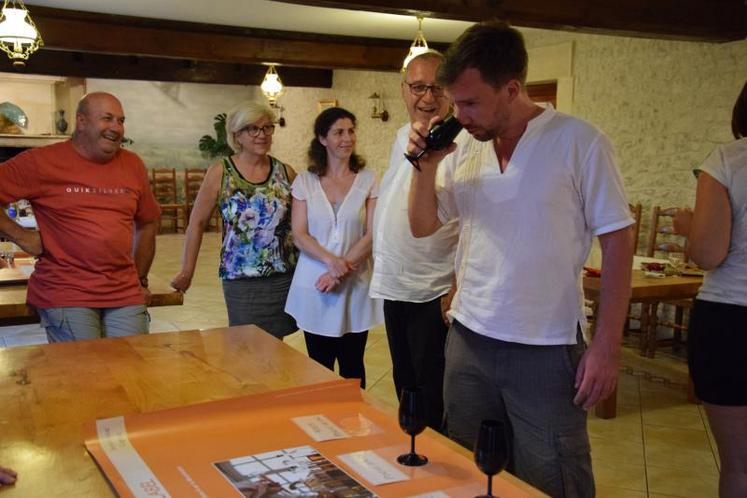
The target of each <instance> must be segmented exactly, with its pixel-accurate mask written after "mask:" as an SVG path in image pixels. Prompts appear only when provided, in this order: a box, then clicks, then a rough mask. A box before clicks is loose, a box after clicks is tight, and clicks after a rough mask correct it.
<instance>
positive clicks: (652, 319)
mask: <svg viewBox="0 0 747 498" xmlns="http://www.w3.org/2000/svg"><path fill="white" fill-rule="evenodd" d="M600 284H601V279H600V278H597V277H584V295H585V296H586V299H588V300H590V301H593V302H595V303H598V302H599V288H600ZM702 284H703V277H699V276H698V277H694V276H693V277H686V276H671V277H663V278H655V277H646V276H645V275H644V273H643V272H642V271H641V270H633V276H632V279H631V295H630V302H631V304H633V303H640V304H641V305H643V306H644V309H643V310H642V311H641V340H642V341H651V340H653V341H656V324H657V319H656V316H655V311H648V309H649V308H651V307H652V305H653V304H654V303H659V302H661V301H670V300H677V299H692V298H694V297H695V296H696V295H697V294H698V290H699V289H700V286H701V285H702ZM644 346H645V347H646V348H650V347H651V345H650V344H646V345H644ZM596 414H597V416H598V417H600V418H614V417H615V416H616V414H617V389H615V391H614V392H613V393H612V394H611V395H610V396H609V397H608V398H607V399H606V400H604V401H602V402H601V403H597V406H596Z"/></svg>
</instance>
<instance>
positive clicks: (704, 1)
mask: <svg viewBox="0 0 747 498" xmlns="http://www.w3.org/2000/svg"><path fill="white" fill-rule="evenodd" d="M280 1H284V2H286V3H293V4H299V5H310V6H316V7H333V8H338V9H354V10H366V11H376V12H385V13H389V14H402V15H416V14H419V15H423V16H425V17H432V18H437V19H453V20H461V21H472V22H479V21H482V20H485V19H493V18H498V19H503V20H505V21H508V22H510V23H511V24H513V25H515V26H521V27H527V28H545V29H559V30H566V31H580V32H589V33H600V34H610V35H627V36H637V37H646V38H665V39H677V40H690V41H709V42H726V41H735V40H743V39H744V38H746V37H747V3H745V1H744V0H655V1H652V0H490V1H484V0H344V1H340V0H280Z"/></svg>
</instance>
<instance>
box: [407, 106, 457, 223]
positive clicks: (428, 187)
mask: <svg viewBox="0 0 747 498" xmlns="http://www.w3.org/2000/svg"><path fill="white" fill-rule="evenodd" d="M440 119H441V118H437V117H436V118H433V119H432V120H431V123H433V122H436V121H439V120H440ZM429 127H430V126H429V125H426V124H423V123H417V122H416V123H413V125H412V128H411V129H410V142H409V143H408V144H407V153H408V154H417V153H418V152H420V151H421V150H423V148H424V147H425V137H427V136H428V129H429ZM455 150H456V144H453V143H452V144H450V145H449V146H448V147H446V148H445V149H443V150H440V151H433V150H432V151H430V152H428V153H427V154H424V155H423V156H422V157H421V158H420V159H418V167H420V171H418V170H414V171H413V172H412V181H411V182H410V195H409V198H408V205H407V216H408V219H409V220H410V232H412V235H413V237H427V236H428V235H432V234H434V233H436V231H437V230H438V229H439V228H441V225H442V224H441V220H439V219H438V199H437V198H436V170H437V169H438V164H439V163H440V162H441V160H442V159H443V158H444V157H446V156H447V155H449V154H451V153H452V152H454V151H455Z"/></svg>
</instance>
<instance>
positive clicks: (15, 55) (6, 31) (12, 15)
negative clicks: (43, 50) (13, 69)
mask: <svg viewBox="0 0 747 498" xmlns="http://www.w3.org/2000/svg"><path fill="white" fill-rule="evenodd" d="M42 45H44V41H43V40H42V38H41V35H40V34H39V30H37V29H36V25H35V24H34V21H32V20H31V16H30V15H29V11H28V10H26V6H25V5H24V4H23V0H5V1H4V2H3V9H2V11H0V50H2V51H3V52H5V53H6V54H8V57H9V58H10V60H12V61H13V65H14V66H25V65H26V63H25V62H24V61H26V60H28V58H29V55H31V54H33V53H34V52H35V51H36V50H37V49H38V48H39V47H41V46H42Z"/></svg>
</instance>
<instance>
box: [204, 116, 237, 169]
mask: <svg viewBox="0 0 747 498" xmlns="http://www.w3.org/2000/svg"><path fill="white" fill-rule="evenodd" d="M213 129H215V138H213V137H211V136H210V135H203V137H202V138H200V142H199V145H198V147H199V149H200V151H202V153H203V154H204V155H206V156H207V157H209V158H210V159H215V158H217V157H225V156H230V155H231V154H233V149H231V147H230V146H229V145H228V142H227V140H226V114H225V113H220V114H218V115H217V116H215V122H214V123H213Z"/></svg>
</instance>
